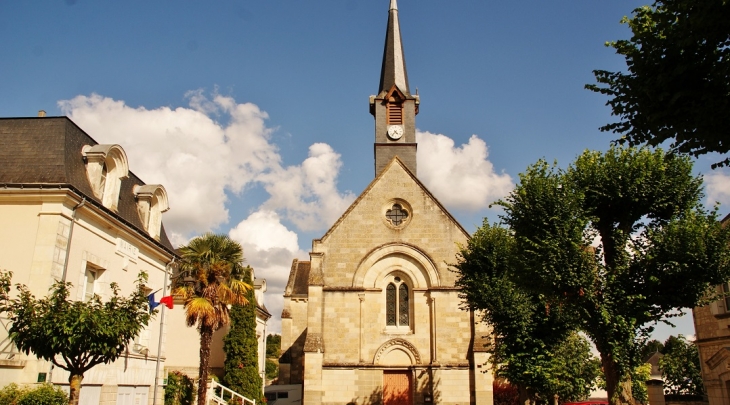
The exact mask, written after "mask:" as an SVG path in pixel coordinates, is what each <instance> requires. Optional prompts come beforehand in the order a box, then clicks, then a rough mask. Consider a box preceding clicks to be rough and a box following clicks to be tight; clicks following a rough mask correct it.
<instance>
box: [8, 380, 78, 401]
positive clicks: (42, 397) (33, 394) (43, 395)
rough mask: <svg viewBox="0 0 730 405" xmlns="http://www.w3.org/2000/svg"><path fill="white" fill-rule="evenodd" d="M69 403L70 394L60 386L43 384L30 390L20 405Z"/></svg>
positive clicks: (21, 399)
mask: <svg viewBox="0 0 730 405" xmlns="http://www.w3.org/2000/svg"><path fill="white" fill-rule="evenodd" d="M65 404H68V396H66V393H65V392H63V390H62V389H61V388H59V387H54V386H53V385H51V384H43V385H41V386H39V387H38V388H36V389H33V390H30V391H28V392H27V393H26V394H25V395H23V397H22V398H20V401H18V405H65Z"/></svg>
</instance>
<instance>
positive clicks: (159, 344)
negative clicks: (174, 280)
mask: <svg viewBox="0 0 730 405" xmlns="http://www.w3.org/2000/svg"><path fill="white" fill-rule="evenodd" d="M173 263H175V256H173V257H172V261H171V262H170V263H168V264H167V266H165V281H164V284H163V286H162V296H163V297H164V296H165V294H166V293H167V276H168V269H169V268H170V267H171V266H172V264H173ZM166 309H167V308H165V307H164V306H163V307H162V309H161V310H160V338H159V339H158V340H157V360H156V361H155V363H156V364H155V389H154V393H153V394H152V405H157V387H158V386H159V382H160V355H161V354H162V336H163V333H162V332H163V331H164V328H165V310H166Z"/></svg>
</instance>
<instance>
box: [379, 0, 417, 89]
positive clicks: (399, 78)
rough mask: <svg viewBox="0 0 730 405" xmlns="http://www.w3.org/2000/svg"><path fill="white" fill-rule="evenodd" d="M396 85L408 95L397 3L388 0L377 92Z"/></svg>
mask: <svg viewBox="0 0 730 405" xmlns="http://www.w3.org/2000/svg"><path fill="white" fill-rule="evenodd" d="M393 86H396V87H398V89H399V90H400V91H401V92H402V93H403V94H405V95H406V96H408V97H410V95H411V92H410V90H409V89H408V73H407V72H406V57H405V54H404V53H403V41H402V39H401V35H400V23H399V21H398V4H397V1H396V0H390V10H388V30H387V31H386V34H385V49H384V50H383V67H382V69H381V71H380V88H379V89H378V94H379V95H383V94H384V92H388V91H390V89H391V88H392V87H393Z"/></svg>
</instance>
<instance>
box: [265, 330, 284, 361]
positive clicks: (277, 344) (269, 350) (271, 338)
mask: <svg viewBox="0 0 730 405" xmlns="http://www.w3.org/2000/svg"><path fill="white" fill-rule="evenodd" d="M279 356H281V335H278V334H269V335H268V336H267V337H266V358H270V359H278V358H279Z"/></svg>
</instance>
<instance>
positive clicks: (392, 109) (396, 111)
mask: <svg viewBox="0 0 730 405" xmlns="http://www.w3.org/2000/svg"><path fill="white" fill-rule="evenodd" d="M388 125H403V100H400V99H398V98H396V97H390V99H389V100H388Z"/></svg>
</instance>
